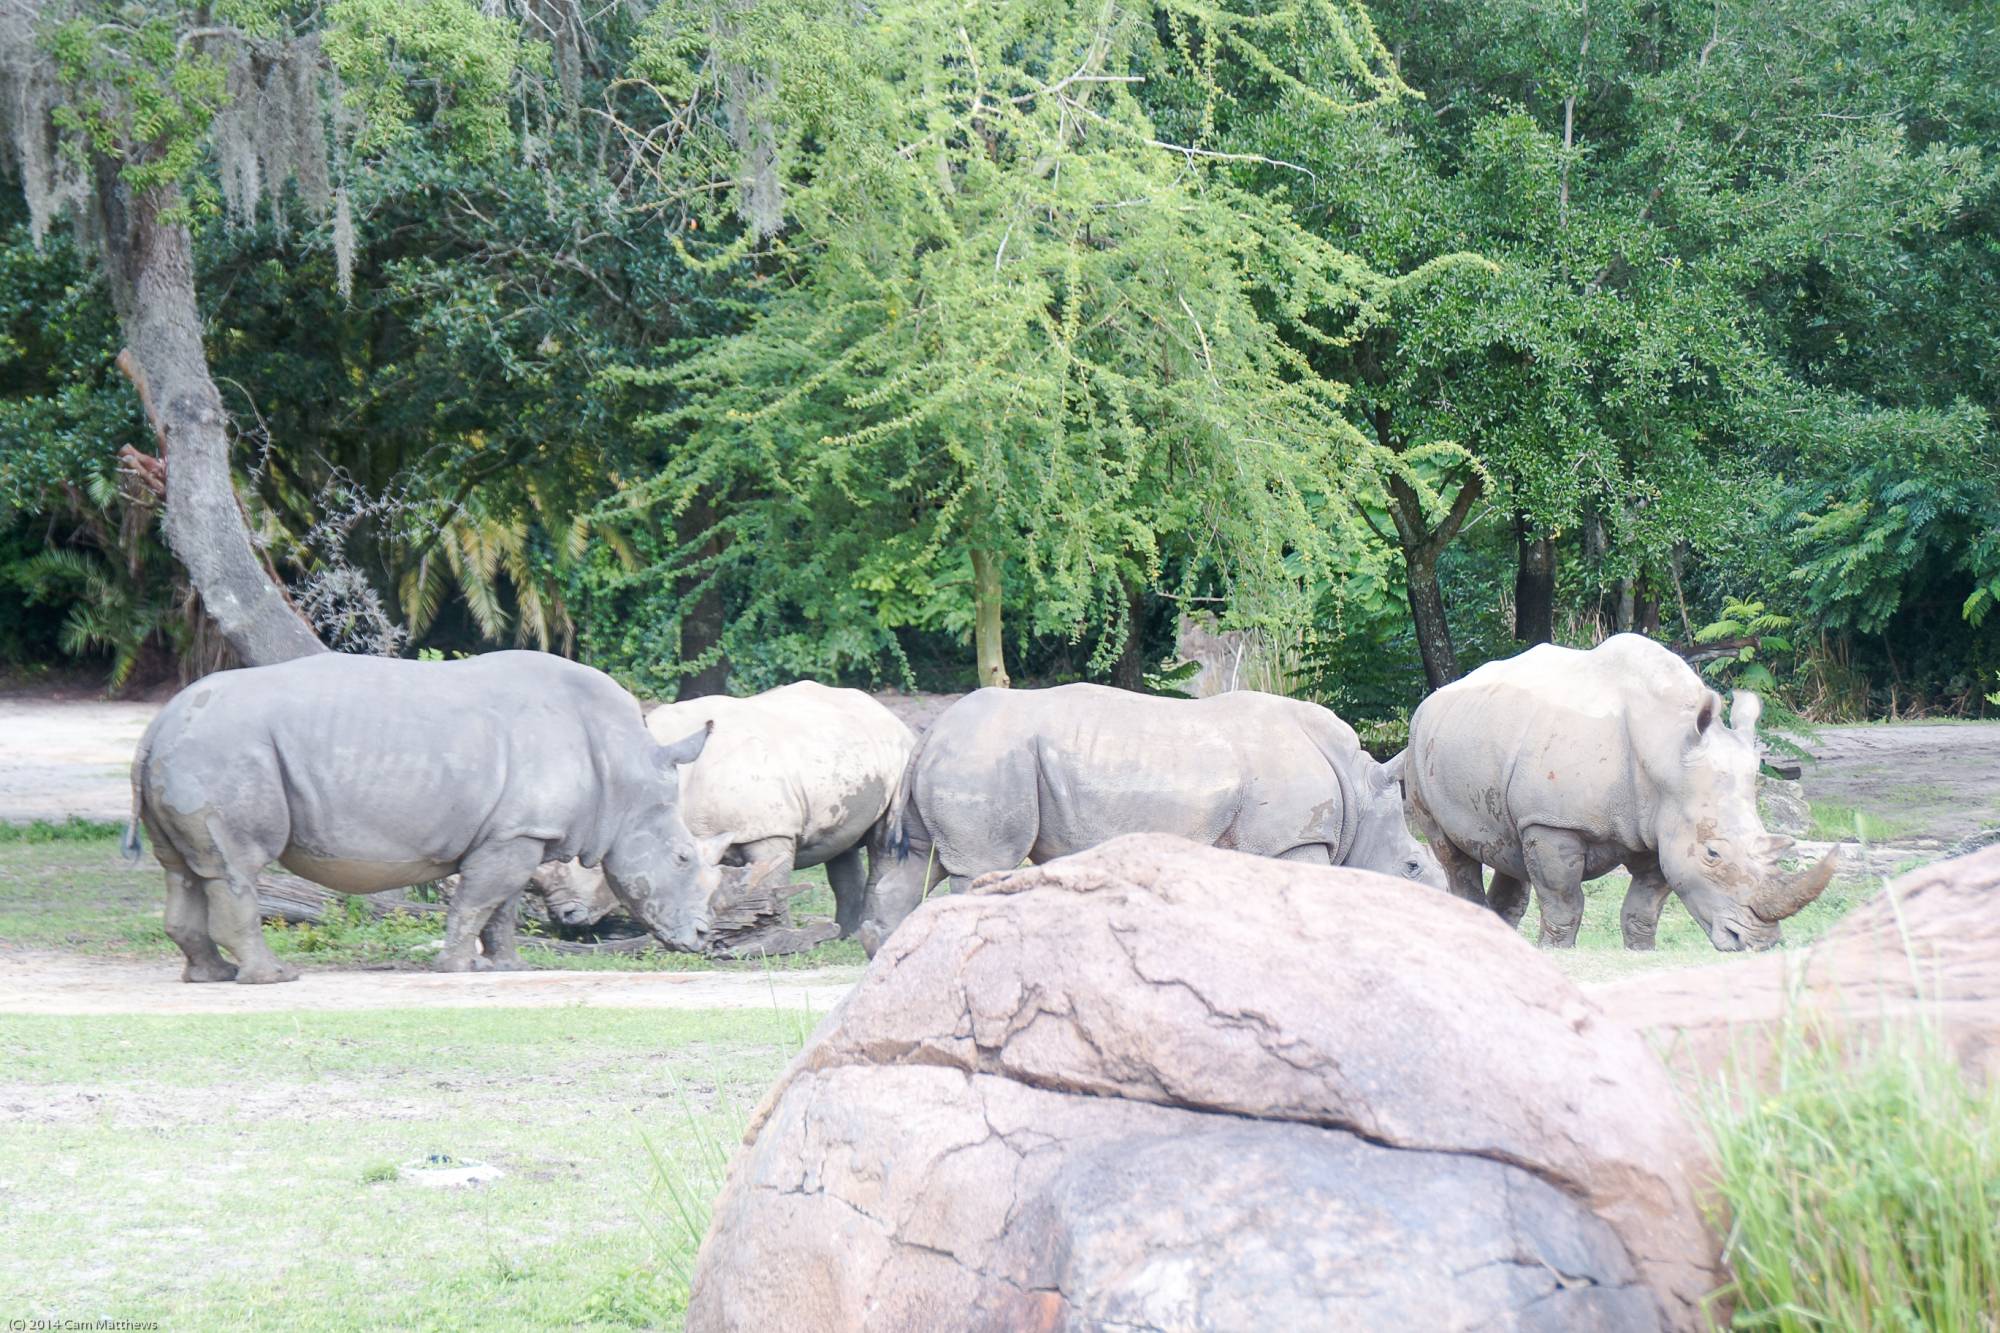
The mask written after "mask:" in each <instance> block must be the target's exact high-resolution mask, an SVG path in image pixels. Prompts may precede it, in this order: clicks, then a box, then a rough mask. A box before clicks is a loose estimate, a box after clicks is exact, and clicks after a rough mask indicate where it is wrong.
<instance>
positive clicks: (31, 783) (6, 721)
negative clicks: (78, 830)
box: [0, 695, 160, 824]
mask: <svg viewBox="0 0 2000 1333" xmlns="http://www.w3.org/2000/svg"><path fill="white" fill-rule="evenodd" d="M159 711H160V706H159V705H158V704H145V703H109V702H105V701H103V700H91V701H82V702H66V701H60V700H54V701H52V700H50V699H48V698H47V697H44V696H37V695H13V696H0V822H4V823H12V824H27V823H32V822H33V821H35V820H37V819H47V820H51V821H60V820H63V819H67V818H68V817H69V816H71V815H81V816H82V817H83V818H85V819H103V820H123V819H125V818H126V817H127V816H129V815H130V814H131V812H132V752H133V751H134V750H136V749H138V748H139V737H140V736H141V735H142V734H143V733H144V732H145V730H146V724H147V723H149V722H151V721H152V720H153V714H155V713H157V712H159Z"/></svg>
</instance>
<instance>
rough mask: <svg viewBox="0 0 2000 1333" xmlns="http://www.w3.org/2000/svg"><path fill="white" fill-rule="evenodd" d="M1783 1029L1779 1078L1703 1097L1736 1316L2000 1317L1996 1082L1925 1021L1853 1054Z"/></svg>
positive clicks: (1935, 1325) (1851, 1324) (1975, 1321)
mask: <svg viewBox="0 0 2000 1333" xmlns="http://www.w3.org/2000/svg"><path fill="white" fill-rule="evenodd" d="M1896 1035H1897V1036H1898V1037H1903V1036H1905V1035H1906V1034H1900V1033H1899V1034H1896ZM1780 1041H1781V1043H1782V1046H1781V1050H1780V1052H1779V1057H1778V1060H1779V1063H1778V1065H1777V1066H1776V1068H1777V1071H1778V1073H1777V1080H1778V1081H1777V1086H1776V1088H1775V1090H1773V1091H1771V1092H1769V1093H1768V1094H1766V1095H1764V1096H1762V1097H1759V1096H1757V1095H1756V1094H1755V1092H1754V1091H1752V1092H1750V1093H1743V1092H1741V1091H1740V1090H1732V1089H1730V1088H1728V1087H1726V1086H1718V1087H1717V1088H1716V1089H1714V1091H1713V1095H1712V1096H1711V1098H1710V1099H1709V1104H1708V1106H1707V1108H1706V1109H1707V1113H1708V1119H1709V1124H1710V1128H1711V1130H1712V1132H1713V1134H1714V1139H1715V1144H1716V1157H1717V1164H1718V1166H1719V1168H1720V1173H1721V1181H1720V1187H1721V1193H1722V1195H1723V1197H1724V1199H1725V1200H1726V1201H1727V1203H1728V1206H1729V1209H1730V1212H1731V1213H1732V1215H1733V1217H1732V1221H1731V1224H1730V1228H1729V1233H1728V1241H1727V1258H1728V1260H1729V1263H1730V1266H1731V1268H1732V1269H1733V1270H1734V1271H1735V1274H1736V1279H1735V1282H1734V1284H1733V1286H1732V1287H1731V1288H1729V1289H1727V1290H1726V1291H1725V1293H1723V1294H1724V1295H1726V1296H1727V1297H1728V1299H1730V1300H1731V1301H1732V1302H1733V1303H1734V1305H1735V1307H1736V1326H1737V1327H1738V1328H1759V1329H1779V1330H1786V1331H1787V1333H1789V1331H1791V1330H1799V1331H1800V1333H1804V1331H1805V1330H1814V1331H1815V1333H1818V1331H1821V1330H1834V1329H1838V1330H1855V1333H1876V1331H1877V1330H1881V1331H1883V1333H1887V1331H1888V1330H1895V1331H1896V1333H1916V1331H1917V1330H1928V1331H1935V1333H1996V1331H2000V1087H1995V1088H1990V1089H1986V1090H1984V1091H1981V1090H1979V1089H1976V1088H1975V1087H1973V1086H1972V1085H1971V1083H1970V1082H1969V1081H1968V1080H1967V1078H1966V1076H1965V1074H1964V1073H1963V1071H1961V1070H1960V1068H1959V1067H1958V1065H1957V1064H1956V1063H1955V1062H1954V1061H1953V1060H1952V1059H1951V1057H1950V1056H1949V1055H1948V1054H1946V1053H1945V1051H1944V1050H1943V1047H1942V1043H1941V1042H1939V1041H1937V1040H1935V1038H1934V1037H1932V1036H1928V1035H1927V1036H1923V1037H1918V1038H1915V1039H1905V1040H1901V1041H1898V1040H1895V1039H1893V1038H1892V1039H1891V1040H1888V1041H1884V1042H1882V1043H1880V1045H1879V1046H1878V1048H1877V1049H1875V1050H1874V1051H1873V1052H1871V1053H1869V1054H1867V1055H1865V1056H1861V1057H1859V1058H1855V1059H1843V1058H1842V1056H1841V1054H1840V1053H1839V1052H1838V1051H1837V1050H1830V1049H1827V1048H1825V1047H1821V1046H1815V1045H1812V1044H1810V1043H1808V1042H1807V1041H1806V1040H1805V1038H1804V1036H1803V1035H1802V1034H1800V1033H1798V1032H1796V1031H1794V1032H1792V1033H1789V1034H1787V1035H1786V1036H1784V1037H1782V1038H1781V1039H1780Z"/></svg>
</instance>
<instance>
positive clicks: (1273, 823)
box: [862, 685, 1444, 953]
mask: <svg viewBox="0 0 2000 1333" xmlns="http://www.w3.org/2000/svg"><path fill="white" fill-rule="evenodd" d="M1399 764H1400V756H1399V757H1398V759H1394V760H1391V761H1390V762H1389V763H1387V764H1380V763H1377V762H1376V761H1375V760H1374V759H1372V758H1370V757H1369V755H1368V754H1367V753H1366V752H1365V751H1363V750H1362V748H1361V744H1360V742H1359V741H1358V740H1357V739H1356V738H1355V735H1354V729H1353V728H1352V727H1350V726H1348V725H1347V724H1346V723H1345V722H1343V721H1341V720H1340V719H1339V718H1338V717H1336V716H1335V715H1334V714H1333V713H1332V712H1331V711H1329V710H1328V709H1325V708H1322V707H1320V706H1319V705H1317V704H1311V703H1306V702H1304V701H1302V700H1298V699H1287V698H1283V697H1281V696H1279V695H1273V694H1259V693H1255V692H1253V691H1249V690H1239V691H1233V692H1231V693H1227V694H1219V695H1214V696H1211V697H1209V698H1206V699H1171V698H1165V697H1161V696H1157V695H1147V694H1135V693H1133V692H1131V691H1129V690H1118V689H1112V688H1110V687H1108V686H1104V685H1059V686H1056V687H1055V688H1053V689H1046V690H1011V689H983V690H978V691H975V692H974V693H972V694H969V695H967V696H966V697H965V698H963V699H961V700H959V701H958V702H957V703H955V704H953V705H952V706H951V707H950V708H948V709H946V710H945V712H944V714H943V715H942V716H941V717H939V718H938V720H937V721H936V722H935V723H933V724H932V726H931V728H930V730H929V731H927V732H925V733H924V738H923V741H922V743H921V744H920V745H919V746H918V747H917V752H916V754H915V756H914V757H913V758H912V759H911V760H910V765H909V769H908V772H907V774H906V775H905V778H904V782H903V788H902V791H901V793H900V805H901V809H900V810H899V811H898V813H897V816H896V819H897V830H896V834H895V838H896V852H897V856H896V860H895V861H894V862H893V863H892V864H891V865H890V867H889V868H888V870H887V871H886V872H885V873H884V874H883V875H882V876H881V877H880V879H879V882H878V883H877V884H876V886H875V890H874V892H873V893H872V894H871V895H870V899H871V901H870V904H869V909H868V913H867V916H868V920H867V922H866V923H865V925H864V926H863V929H862V942H863V943H864V944H865V945H866V946H867V947H868V949H869V952H870V953H873V952H874V950H875V948H876V947H877V946H878V945H879V944H880V942H881V940H882V939H883V938H885V937H886V936H887V935H888V934H889V932H891V931H893V930H894V929H895V928H896V926H897V925H899V924H900V923H901V922H902V920H903V918H904V917H906V916H908V915H909V914H910V913H911V912H912V911H914V910H915V909H916V907H917V904H918V903H919V902H921V901H922V899H923V896H924V894H925V893H927V892H928V891H929V890H930V888H931V886H932V885H935V884H936V883H938V882H939V881H940V880H943V879H947V878H948V879H949V880H950V881H951V887H952V889H953V890H954V891H958V890H961V889H963V888H964V887H965V886H966V885H967V884H968V883H969V882H971V880H972V879H973V878H974V877H975V876H977V875H982V874H985V873H986V872H988V871H992V870H1012V869H1014V868H1015V867H1016V866H1018V865H1020V864H1021V863H1022V862H1024V861H1028V862H1034V863H1036V864H1040V863H1041V862H1043V861H1048V860H1051V859H1053V858H1055V857H1058V856H1066V855H1068V854H1069V853H1071V852H1080V851H1083V850H1084V849H1085V848H1089V847H1094V846H1096V845H1097V844H1098V843H1101V842H1104V841H1106V840H1108V839H1111V838H1115V837H1118V836H1119V835H1120V834H1125V833H1172V834H1177V835H1178V836H1180V837H1183V838H1188V839H1190V840H1192V841H1195V842H1200V843H1206V844H1208V845H1210V846H1214V847H1227V848H1233V849H1235V850H1237V851H1243V852H1250V853H1253V854H1255V855H1259V856H1272V857H1280V858H1282V859H1285V860H1288V861H1303V862H1306V863H1309V864H1314V865H1339V866H1355V867H1359V868H1361V869H1364V870H1375V871H1379V872H1381V873H1383V874H1386V875H1393V876H1396V877H1398V878H1402V879H1409V880H1416V881H1419V882H1421V883H1425V884H1429V885H1432V886H1434V887H1436V888H1443V887H1444V874H1443V872H1442V871H1441V870H1440V869H1439V868H1438V863H1437V861H1436V859H1435V858H1434V857H1432V856H1431V854H1430V853H1429V852H1428V851H1426V850H1425V849H1424V848H1423V846H1422V845H1421V844H1419V843H1418V842H1417V840H1416V839H1415V838H1413V837H1411V836H1410V831H1409V828H1408V827H1407V826H1406V825H1405V824H1404V822H1403V810H1402V802H1401V796H1400V791H1399V788H1398V786H1397V780H1396V778H1397V771H1398V767H1399Z"/></svg>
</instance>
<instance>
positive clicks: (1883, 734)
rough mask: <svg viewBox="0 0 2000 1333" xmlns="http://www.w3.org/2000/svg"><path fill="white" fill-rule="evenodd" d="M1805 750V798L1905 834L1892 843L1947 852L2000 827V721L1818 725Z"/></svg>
mask: <svg viewBox="0 0 2000 1333" xmlns="http://www.w3.org/2000/svg"><path fill="white" fill-rule="evenodd" d="M1809 748H1810V749H1811V750H1812V753H1813V758H1814V761H1815V762H1813V763H1810V764H1807V765H1806V766H1805V776H1804V780H1803V781H1804V786H1805V793H1806V799H1807V800H1809V801H1811V802H1813V803H1815V804H1819V803H1821V802H1832V803H1834V804H1838V805H1843V806H1849V807H1852V808H1853V809H1856V810H1860V811H1863V812H1865V813H1868V814H1872V815H1881V816H1884V817H1886V818H1888V819H1891V820H1893V821H1894V822H1896V823H1897V824H1900V825H1902V826H1904V827H1905V828H1906V829H1907V830H1908V832H1907V833H1904V834H1901V835H1899V836H1897V837H1896V838H1894V839H1892V841H1895V842H1915V841H1932V842H1935V843H1937V844H1939V845H1941V846H1942V847H1946V848H1948V847H1950V846H1952V845H1953V844H1955V843H1957V842H1958V841H1960V840H1961V839H1963V838H1967V837H1970V836H1971V835H1972V834H1975V833H1978V832H1981V831H1983V830H1986V829H1991V828H1995V827H2000V723H1993V722H1968V723H1937V724H1930V723H1922V722H1904V723H1896V724H1894V725H1890V726H1873V727H1823V728H1821V729H1820V732H1819V735H1818V736H1817V737H1816V738H1815V739H1814V741H1813V743H1812V745H1811V746H1810V747H1809Z"/></svg>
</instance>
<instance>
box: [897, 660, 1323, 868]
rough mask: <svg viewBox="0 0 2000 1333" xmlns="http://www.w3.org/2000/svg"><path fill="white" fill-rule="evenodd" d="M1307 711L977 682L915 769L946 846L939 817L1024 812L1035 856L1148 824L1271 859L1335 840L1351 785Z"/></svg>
mask: <svg viewBox="0 0 2000 1333" xmlns="http://www.w3.org/2000/svg"><path fill="white" fill-rule="evenodd" d="M1298 707H1300V706H1299V705H1295V703H1294V701H1292V700H1287V699H1280V698H1277V697H1275V696H1270V695H1259V694H1253V693H1251V692H1248V691H1243V692H1236V693H1232V694H1227V695H1219V696H1216V697H1214V698H1211V699H1205V700H1187V699H1167V698H1161V697H1157V696H1151V695H1142V694H1134V693H1132V692H1129V691H1126V690H1117V689H1111V688H1108V687H1106V686H1101V685H1062V686H1057V687H1055V688H1053V689H1046V690H980V691H977V692H975V693H973V694H970V695H967V696H966V697H965V698H964V699H962V700H960V701H959V702H958V703H957V704H954V705H953V706H952V707H951V708H950V709H949V710H947V711H946V713H945V714H944V716H942V717H940V718H939V719H938V721H937V722H936V723H935V724H933V725H932V727H931V729H930V730H929V731H928V732H926V733H925V736H924V741H923V746H922V748H921V750H920V752H919V755H918V759H917V762H916V766H915V768H914V769H913V778H914V787H915V791H916V794H917V799H918V802H919V806H920V813H921V815H922V817H923V819H924V821H925V822H926V823H927V824H929V825H930V826H931V827H932V830H933V832H934V833H936V834H937V835H938V836H939V837H940V839H941V840H943V841H947V842H948V841H949V833H948V832H946V831H943V830H942V829H941V828H940V826H949V825H950V824H951V823H952V822H953V821H954V820H956V821H959V822H964V821H967V820H977V819H981V818H988V817H990V818H993V819H997V820H1007V821H1012V820H1016V819H1019V818H1021V817H1022V816H1023V815H1026V816H1027V817H1029V818H1031V819H1032V821H1033V823H1034V825H1035V829H1036V832H1035V840H1034V844H1033V850H1032V853H1031V858H1032V859H1034V860H1036V861H1042V860H1047V859H1049V858H1051V857H1055V856H1062V855H1066V854H1068V853H1070V852H1074V851H1080V850H1082V849H1084V848H1087V847H1093V846H1096V845H1097V844H1098V843H1100V842H1103V841H1105V840H1106V839H1108V838H1112V837H1116V836H1118V835H1119V834H1123V833H1138V832H1159V833H1173V834H1177V835H1179V836H1181V837H1185V838H1189V839H1192V840H1194V841H1197V842H1205V843H1208V844H1211V845H1215V846H1226V847H1238V848H1240V849H1242V850H1244V851H1251V852H1259V853H1263V854H1267V855H1268V854H1274V853H1277V852H1281V851H1285V850H1288V849H1290V848H1291V847H1293V846H1297V845H1299V844H1301V843H1305V842H1312V841H1320V840H1325V841H1328V842H1335V841H1337V839H1338V836H1339V829H1340V820H1341V811H1342V804H1341V795H1340V790H1339V787H1338V784H1337V782H1336V781H1335V779H1334V777H1333V775H1332V773H1331V772H1330V768H1329V762H1328V760H1327V759H1326V757H1325V756H1323V755H1322V753H1321V751H1320V749H1319V747H1318V746H1317V745H1315V744H1314V742H1313V740H1312V739H1311V738H1310V737H1309V736H1307V735H1306V733H1305V731H1304V730H1303V729H1302V728H1301V726H1300V721H1301V719H1300V717H1299V716H1298V714H1297V712H1296V709H1297V708H1298ZM1322 711H1323V710H1322ZM1328 717H1329V718H1330V717H1331V714H1328ZM1024 761H1025V762H1024ZM1022 772H1029V773H1031V775H1032V776H1031V777H1030V778H1029V780H1028V782H1027V783H1025V784H1024V783H1023V782H1021V781H1018V780H1008V781H1005V782H1004V783H1003V784H1000V785H999V786H996V784H995V781H994V775H995V774H996V773H1013V774H1018V773H1022ZM1017 788H1020V790H1017ZM1023 806H1025V807H1027V809H1025V810H1023V809H1022V808H1021V807H1023Z"/></svg>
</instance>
